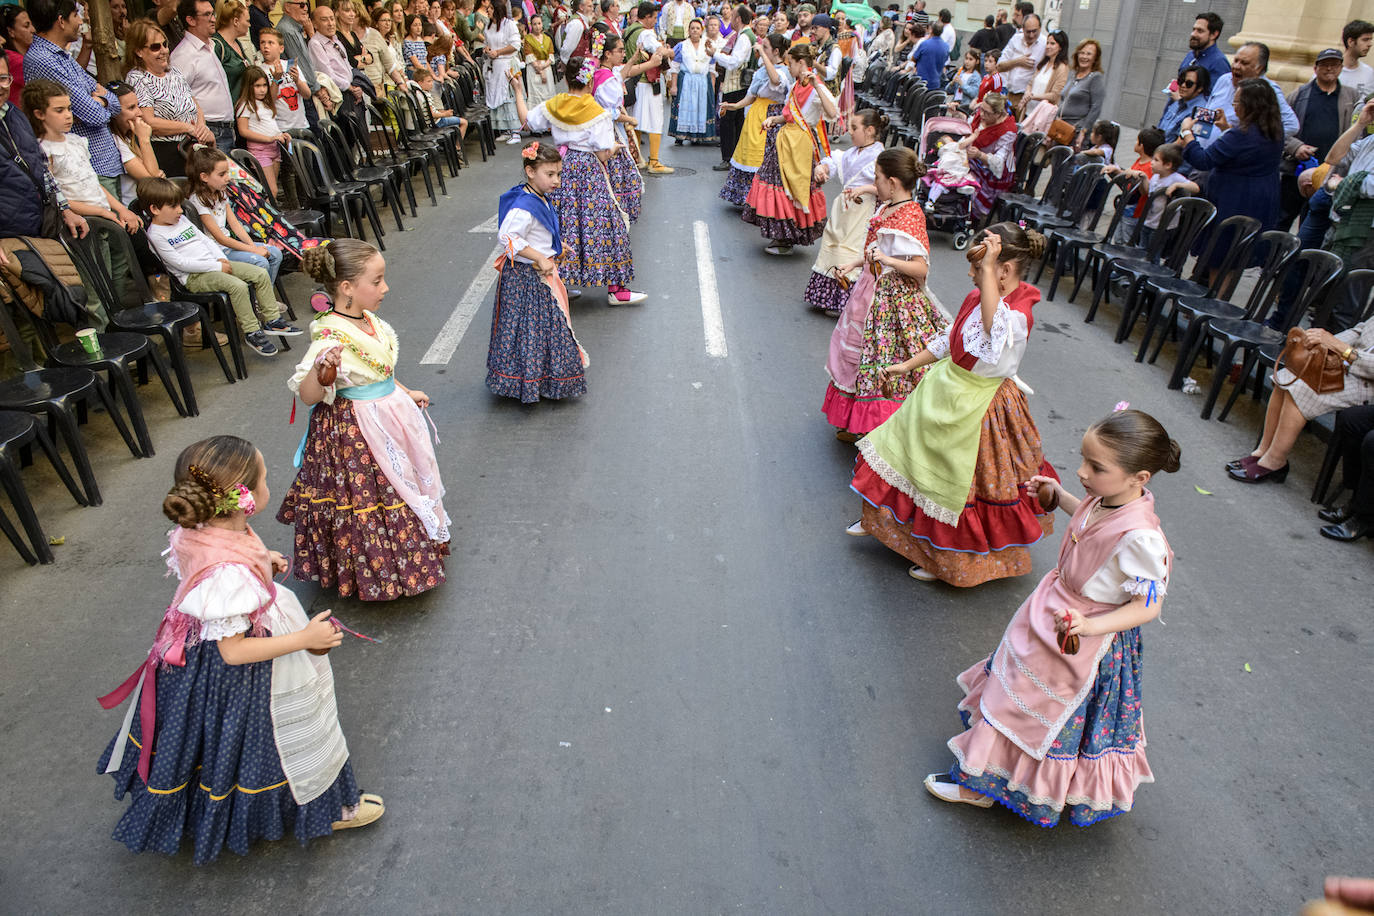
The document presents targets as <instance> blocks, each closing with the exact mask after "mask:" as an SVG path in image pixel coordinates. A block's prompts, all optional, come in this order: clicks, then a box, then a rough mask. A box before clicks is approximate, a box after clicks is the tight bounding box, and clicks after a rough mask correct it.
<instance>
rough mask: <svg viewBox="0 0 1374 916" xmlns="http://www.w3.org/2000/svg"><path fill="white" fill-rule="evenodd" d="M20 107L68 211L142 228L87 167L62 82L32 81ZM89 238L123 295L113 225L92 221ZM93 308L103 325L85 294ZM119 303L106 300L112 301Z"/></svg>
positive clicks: (125, 269)
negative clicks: (112, 242)
mask: <svg viewBox="0 0 1374 916" xmlns="http://www.w3.org/2000/svg"><path fill="white" fill-rule="evenodd" d="M23 102H24V111H25V113H27V114H28V116H29V123H30V124H32V125H33V132H34V134H35V135H36V136H37V137H38V145H39V146H41V147H42V148H43V154H44V155H45V156H47V159H48V171H49V172H51V173H52V177H53V179H54V180H55V181H56V182H57V186H58V188H60V189H61V191H62V194H63V196H64V197H66V198H67V202H68V203H69V204H70V205H71V208H72V210H73V212H75V213H79V214H81V215H82V216H100V217H104V218H105V219H107V220H110V221H111V222H114V223H116V224H118V225H119V226H122V227H123V228H124V229H126V230H127V231H129V232H137V231H138V230H139V229H141V228H143V221H142V220H140V219H139V218H138V217H137V216H136V215H134V212H133V211H132V210H130V209H129V208H128V207H126V206H124V204H123V203H121V202H120V200H119V198H118V197H116V196H115V195H114V194H111V193H110V189H109V188H107V187H106V186H105V185H104V184H103V183H102V182H101V180H100V176H99V175H97V174H96V173H95V169H94V168H92V166H91V150H90V144H89V143H87V141H86V138H85V137H83V136H81V135H80V134H75V133H72V132H71V130H72V121H73V116H72V100H71V94H70V93H69V92H68V91H67V87H65V86H63V85H62V84H61V83H56V82H53V81H52V80H34V81H33V82H30V83H27V84H25V86H24V91H23ZM91 230H92V231H91V238H92V239H93V241H94V244H95V247H96V250H97V251H98V252H99V254H100V260H101V262H102V263H103V264H104V266H105V270H106V271H107V272H108V273H109V274H110V276H111V277H112V278H113V279H114V282H115V289H116V291H117V292H118V293H119V295H120V298H121V299H123V298H125V297H126V295H127V290H128V285H129V284H128V276H129V269H130V264H129V259H128V258H127V257H125V254H124V246H123V245H122V244H111V243H110V241H109V239H108V238H107V233H109V232H113V231H114V230H113V229H112V228H111V227H108V226H101V225H100V224H99V223H92V224H91ZM88 298H89V301H90V302H91V303H92V308H93V311H95V312H96V313H97V314H96V317H97V318H98V319H99V321H100V323H101V326H102V327H103V326H104V323H105V321H106V320H107V318H108V316H107V315H104V314H100V313H101V312H102V311H103V310H104V305H103V304H101V303H100V301H99V299H97V298H96V297H95V296H94V295H91V296H89V297H88ZM118 304H119V303H110V305H111V306H115V305H118Z"/></svg>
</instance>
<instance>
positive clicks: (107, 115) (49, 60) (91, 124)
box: [24, 0, 124, 196]
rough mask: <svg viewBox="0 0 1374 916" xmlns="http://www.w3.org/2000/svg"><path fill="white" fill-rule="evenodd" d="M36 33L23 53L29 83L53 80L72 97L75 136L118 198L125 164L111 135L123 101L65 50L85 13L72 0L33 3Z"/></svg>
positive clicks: (36, 0)
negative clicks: (86, 146)
mask: <svg viewBox="0 0 1374 916" xmlns="http://www.w3.org/2000/svg"><path fill="white" fill-rule="evenodd" d="M28 10H29V19H30V20H31V21H32V22H33V30H34V32H35V34H34V37H33V43H32V44H31V45H29V49H28V51H26V52H25V53H24V80H25V82H31V81H33V80H37V79H47V80H52V81H54V82H56V83H60V84H61V85H63V86H65V87H67V91H68V92H70V93H71V99H72V115H73V116H74V117H75V125H74V126H73V128H72V130H73V131H74V132H75V133H77V134H79V135H80V136H82V137H85V138H86V141H87V143H89V144H90V149H91V166H92V167H94V169H95V173H96V174H97V175H99V176H100V178H101V184H103V185H105V187H106V190H108V191H110V193H112V194H115V195H116V196H118V194H119V176H120V175H123V174H124V163H123V161H122V160H121V159H120V157H119V150H118V149H116V148H115V142H114V137H113V136H112V135H111V134H110V119H111V118H113V117H114V116H115V115H116V114H118V113H119V98H118V96H116V95H115V94H114V93H113V92H110V91H109V90H108V89H106V88H105V87H103V86H101V85H100V84H99V83H97V82H96V81H95V77H93V76H91V75H90V74H89V73H87V72H86V70H85V69H84V68H83V67H82V66H81V65H80V64H78V63H77V62H76V61H75V60H73V59H72V56H71V55H70V54H68V53H67V52H66V51H65V50H64V49H65V48H66V47H67V45H69V44H71V43H72V42H73V41H76V39H77V38H78V37H80V35H81V12H80V11H79V10H78V9H77V8H76V4H75V3H74V2H72V0H30V2H29V5H28Z"/></svg>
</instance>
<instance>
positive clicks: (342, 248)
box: [301, 239, 378, 296]
mask: <svg viewBox="0 0 1374 916" xmlns="http://www.w3.org/2000/svg"><path fill="white" fill-rule="evenodd" d="M377 254H378V252H377V249H376V248H375V247H373V245H372V244H371V243H369V242H362V241H359V240H358V239H334V240H332V241H330V242H329V243H328V244H326V245H320V246H319V247H318V248H307V249H306V250H305V251H304V252H303V253H302V254H301V263H302V264H303V265H304V267H305V272H306V273H308V274H309V275H310V278H311V279H312V280H314V281H315V282H316V283H319V284H321V285H323V286H324V288H325V289H326V290H328V291H329V295H331V296H336V295H337V294H338V292H339V284H340V283H343V282H345V281H347V282H349V283H357V282H358V281H359V279H360V278H361V277H362V275H363V270H364V269H365V268H366V267H367V262H368V261H371V260H372V259H373V258H375V257H376V256H377Z"/></svg>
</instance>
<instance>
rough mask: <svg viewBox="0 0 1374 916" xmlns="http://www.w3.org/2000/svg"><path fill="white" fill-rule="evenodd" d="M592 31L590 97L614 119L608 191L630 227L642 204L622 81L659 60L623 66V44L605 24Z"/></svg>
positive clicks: (641, 185)
mask: <svg viewBox="0 0 1374 916" xmlns="http://www.w3.org/2000/svg"><path fill="white" fill-rule="evenodd" d="M592 28H593V30H594V31H595V33H596V34H594V35H593V36H592V47H591V51H592V55H593V56H595V57H597V58H598V59H599V60H600V61H601V67H600V68H599V69H598V70H597V71H596V74H595V76H593V77H592V95H593V97H594V98H595V99H596V103H597V104H598V105H600V106H601V107H602V108H604V109H606V110H607V111H608V112H610V113H611V115H612V117H613V118H614V119H615V122H614V124H615V140H616V144H617V147H616V150H615V154H614V155H613V156H611V158H610V161H608V162H607V163H606V171H607V172H608V173H609V174H610V176H611V190H612V191H614V192H615V198H616V200H617V201H619V203H620V209H622V210H624V211H625V212H626V213H627V214H628V215H629V217H630V222H631V223H633V222H636V221H638V220H639V213H640V210H641V208H642V206H643V202H644V178H643V176H641V175H640V174H639V166H638V165H636V163H635V156H634V153H633V152H632V150H635V149H638V148H639V134H638V133H637V132H636V131H635V126H636V125H637V124H638V123H639V122H638V121H636V120H635V119H634V118H633V117H631V116H630V115H628V114H626V113H625V81H626V80H628V79H633V78H634V77H636V76H639V75H640V74H641V73H644V72H645V71H647V70H648V69H649V68H650V67H652V66H654V64H655V62H656V61H658V60H659V59H660V58H659V56H658V55H654V56H653V57H651V58H650V59H649V60H648V61H644V62H641V63H638V64H626V63H625V40H624V39H623V38H621V37H620V36H619V35H616V34H615V33H614V32H612V31H611V30H610V27H609V26H607V25H606V24H605V23H602V22H598V23H597V24H596V25H595V26H593V27H592ZM598 52H599V53H598Z"/></svg>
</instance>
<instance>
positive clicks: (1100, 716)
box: [949, 627, 1154, 827]
mask: <svg viewBox="0 0 1374 916" xmlns="http://www.w3.org/2000/svg"><path fill="white" fill-rule="evenodd" d="M991 664H992V659H991V657H989V659H988V661H987V664H986V665H985V666H984V669H983V670H984V672H988V671H989V670H990V668H991ZM980 690H981V685H974V687H973V690H972V691H971V692H970V694H969V698H968V700H966V701H965V704H966V705H968V706H973V707H975V708H976V702H974V701H975V699H976V697H975V695H976V694H977V693H978V692H979V691H980ZM1140 690H1141V644H1140V628H1139V627H1135V628H1133V629H1130V630H1125V631H1123V632H1121V633H1118V634H1117V636H1116V639H1115V641H1114V642H1113V644H1112V647H1111V648H1110V649H1108V650H1107V654H1106V655H1104V656H1102V661H1101V662H1100V663H1099V664H1098V666H1097V678H1096V680H1095V681H1094V683H1093V686H1092V688H1091V689H1090V690H1089V692H1088V696H1087V699H1085V700H1084V701H1083V704H1082V705H1081V706H1079V708H1078V709H1077V710H1075V712H1074V714H1073V715H1072V716H1070V717H1069V720H1068V722H1067V724H1065V726H1064V728H1063V730H1062V731H1060V733H1059V736H1058V737H1057V738H1056V739H1055V741H1054V743H1053V744H1052V745H1051V746H1050V749H1049V751H1048V752H1047V753H1046V754H1045V758H1044V759H1043V760H1039V761H1037V760H1035V759H1034V758H1032V757H1031V756H1030V755H1028V754H1026V753H1025V752H1024V751H1022V750H1021V749H1020V748H1018V747H1016V745H1014V744H1012V743H1011V741H1010V740H1008V739H1007V738H1006V736H1005V735H1002V734H1001V733H1000V732H998V731H996V730H995V729H994V728H993V727H992V726H991V725H989V724H988V723H987V722H985V721H983V720H982V718H981V717H979V718H977V719H971V717H970V714H969V713H968V712H966V711H964V710H960V713H959V714H960V716H961V717H962V718H963V720H964V726H965V727H966V728H970V729H971V730H970V731H967V732H965V733H964V734H963V735H960V736H959V737H957V738H955V739H954V740H953V741H951V742H950V744H951V746H954V745H956V744H957V745H959V747H960V748H961V749H962V752H963V754H962V756H963V760H962V763H956V764H955V765H954V766H953V767H952V768H950V771H949V775H950V776H951V777H952V778H953V779H954V780H955V781H956V782H958V783H959V784H960V785H963V786H965V787H966V788H968V789H971V790H972V791H974V792H978V793H980V794H982V795H987V796H989V797H990V798H992V799H994V800H995V801H997V802H999V803H1000V804H1002V805H1004V806H1005V807H1007V808H1010V809H1011V810H1012V811H1014V812H1016V813H1017V814H1019V815H1021V816H1022V817H1024V818H1025V819H1026V820H1028V821H1030V822H1031V823H1032V824H1037V825H1039V826H1041V827H1053V826H1055V825H1056V824H1058V823H1059V819H1060V817H1061V816H1062V815H1063V814H1064V812H1065V809H1067V812H1068V816H1069V820H1070V821H1072V822H1073V823H1074V824H1077V825H1078V826H1080V827H1086V826H1088V825H1090V824H1095V823H1097V822H1098V821H1103V820H1106V819H1107V818H1109V817H1115V816H1116V815H1118V814H1124V813H1126V812H1127V811H1130V810H1131V806H1132V804H1133V801H1134V796H1135V789H1136V787H1137V786H1138V785H1139V784H1140V783H1142V782H1153V781H1154V776H1153V775H1152V774H1151V773H1150V769H1149V765H1148V764H1147V763H1146V762H1145V731H1144V723H1143V719H1142V716H1141V702H1140V701H1141V696H1140ZM970 723H972V724H970ZM975 756H976V757H977V759H976V760H975V759H973V758H974V757H975ZM970 770H975V771H976V770H981V771H982V774H981V775H974V774H973V773H972V772H970Z"/></svg>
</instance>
